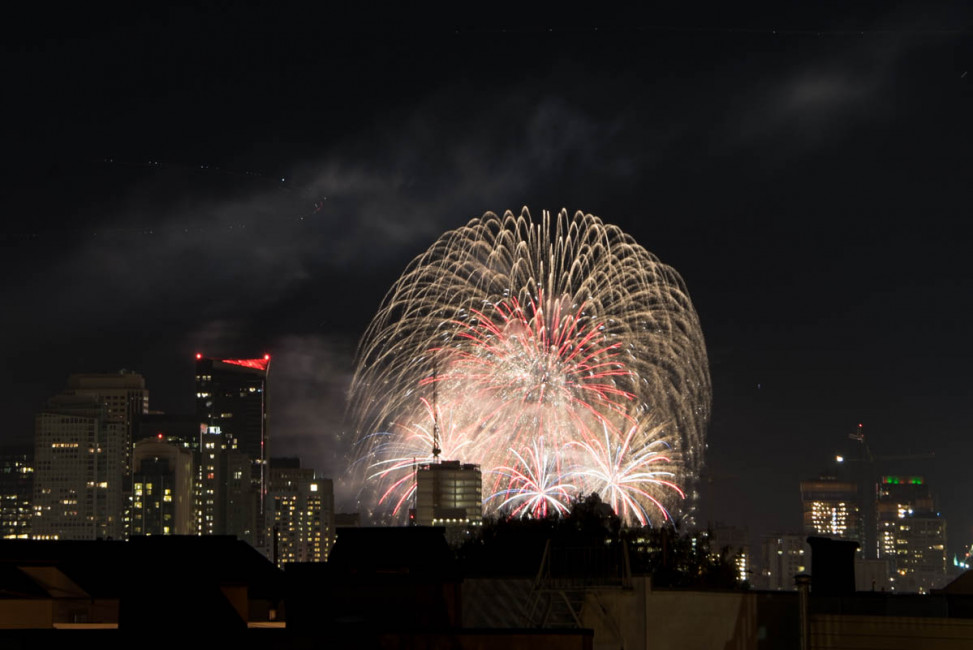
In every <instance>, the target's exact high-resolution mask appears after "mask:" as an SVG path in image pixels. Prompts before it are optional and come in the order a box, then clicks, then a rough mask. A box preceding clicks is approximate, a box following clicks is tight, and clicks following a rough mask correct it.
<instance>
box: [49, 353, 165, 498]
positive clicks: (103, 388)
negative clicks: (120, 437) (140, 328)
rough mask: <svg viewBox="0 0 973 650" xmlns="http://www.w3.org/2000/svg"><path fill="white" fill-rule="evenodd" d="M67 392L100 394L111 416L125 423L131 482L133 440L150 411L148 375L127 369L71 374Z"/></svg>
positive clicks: (126, 467)
mask: <svg viewBox="0 0 973 650" xmlns="http://www.w3.org/2000/svg"><path fill="white" fill-rule="evenodd" d="M65 392H67V393H71V394H73V395H92V396H94V397H96V398H97V399H99V400H100V401H102V402H104V404H105V407H106V409H107V411H108V417H109V418H110V419H112V420H113V421H115V422H116V423H119V424H121V425H122V428H123V431H124V433H125V439H126V440H125V457H124V467H125V475H126V482H127V479H128V478H129V477H130V475H131V468H132V442H133V441H134V440H135V436H136V434H137V433H138V427H139V420H140V418H141V417H142V415H143V414H145V413H148V412H149V391H148V390H147V389H146V388H145V378H143V377H142V375H140V374H138V373H134V372H128V371H125V370H121V371H119V372H115V373H87V374H77V375H71V376H70V377H68V387H67V390H66V391H65Z"/></svg>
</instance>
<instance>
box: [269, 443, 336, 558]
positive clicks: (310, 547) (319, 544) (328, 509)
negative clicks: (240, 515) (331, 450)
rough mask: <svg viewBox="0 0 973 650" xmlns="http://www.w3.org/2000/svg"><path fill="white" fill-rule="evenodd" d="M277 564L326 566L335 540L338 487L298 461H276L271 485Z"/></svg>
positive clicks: (270, 504) (271, 475)
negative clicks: (335, 502)
mask: <svg viewBox="0 0 973 650" xmlns="http://www.w3.org/2000/svg"><path fill="white" fill-rule="evenodd" d="M267 504H268V510H269V511H270V512H268V519H269V520H271V521H272V529H273V547H274V553H273V555H274V560H275V561H276V563H277V565H278V566H283V565H284V564H286V563H289V562H324V561H326V560H327V559H328V554H329V553H330V552H331V547H332V545H333V544H334V539H335V532H334V531H335V515H334V485H333V483H332V481H331V479H325V478H319V477H317V476H315V473H314V470H313V469H309V468H302V467H301V463H300V460H299V459H297V458H274V459H272V460H271V463H270V481H269V483H268V495H267Z"/></svg>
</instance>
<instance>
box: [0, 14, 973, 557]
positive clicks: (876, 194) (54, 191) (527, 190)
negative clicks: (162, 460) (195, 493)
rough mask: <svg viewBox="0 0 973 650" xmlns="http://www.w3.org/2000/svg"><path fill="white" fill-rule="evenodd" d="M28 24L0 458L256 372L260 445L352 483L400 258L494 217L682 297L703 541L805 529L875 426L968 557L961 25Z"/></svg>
mask: <svg viewBox="0 0 973 650" xmlns="http://www.w3.org/2000/svg"><path fill="white" fill-rule="evenodd" d="M18 11H20V12H21V13H19V14H17V16H16V18H17V19H16V20H13V21H12V22H11V24H17V25H19V28H18V33H17V34H15V35H12V36H11V38H8V39H6V40H5V43H4V46H3V47H4V48H5V55H6V56H5V57H4V59H5V60H4V62H3V66H4V71H5V73H6V74H7V77H8V78H9V79H10V83H11V92H12V94H13V95H14V96H16V97H18V100H19V101H18V102H17V103H16V105H15V106H14V109H15V112H16V115H15V116H14V118H13V119H12V120H11V122H10V123H9V124H8V126H6V127H5V135H6V136H7V140H8V142H10V147H9V155H8V157H7V158H6V159H5V162H4V168H3V169H4V174H3V177H2V178H3V181H2V182H3V188H4V192H3V198H2V203H0V206H2V209H3V210H4V213H5V214H6V215H8V216H7V218H6V219H5V222H4V225H3V228H2V230H0V247H2V252H3V255H2V260H0V264H3V267H2V269H3V272H4V276H5V277H6V278H8V281H7V282H5V283H4V286H3V288H2V293H0V299H2V300H3V302H4V304H5V305H6V307H7V310H8V313H9V314H10V317H9V318H8V319H6V320H5V323H4V324H3V332H4V335H5V340H7V341H8V345H7V346H6V350H5V352H4V356H3V364H4V366H3V367H4V369H5V373H4V374H3V377H2V381H3V383H2V384H0V387H2V390H0V392H2V394H3V395H4V408H5V409H6V410H7V412H8V413H9V414H10V416H9V417H10V421H9V425H8V426H7V427H5V430H4V433H3V439H4V440H15V439H26V438H28V437H29V436H30V435H31V428H32V422H33V417H34V414H35V413H36V412H37V411H38V410H39V409H40V408H41V407H42V405H43V403H44V401H45V400H46V399H48V398H50V397H51V396H53V395H54V394H55V393H56V392H57V391H58V390H59V389H60V388H61V387H62V386H63V385H64V381H65V379H66V378H67V377H68V375H70V374H72V373H82V372H114V371H117V370H119V369H120V368H130V369H132V370H135V371H137V372H140V373H141V374H142V375H143V376H145V377H146V379H147V381H148V389H149V391H150V392H151V394H152V396H153V399H152V403H153V407H154V408H159V409H162V410H166V411H169V412H186V413H188V412H191V410H192V403H191V401H187V400H190V398H189V397H188V395H190V394H191V393H190V392H188V391H185V390H184V389H185V387H186V386H191V383H192V374H193V363H194V361H193V359H194V355H195V354H196V353H197V352H199V353H202V354H205V355H208V356H220V355H223V357H224V358H230V357H234V356H259V355H262V354H264V353H269V354H271V355H272V356H273V358H274V365H275V380H274V382H275V383H274V389H273V391H274V395H275V399H276V400H277V403H276V405H275V409H274V413H275V418H276V419H275V421H274V425H273V427H274V432H275V433H274V436H275V438H274V443H275V444H279V445H280V447H279V448H280V450H281V451H282V452H283V453H284V454H293V455H301V456H302V457H304V458H305V459H306V462H307V464H308V466H312V467H315V468H317V469H319V470H320V471H321V472H322V473H323V474H325V475H329V476H334V477H335V478H336V479H338V478H339V477H338V476H337V474H338V472H337V471H336V470H338V469H340V468H341V467H342V465H343V463H345V462H346V454H347V452H348V450H349V445H350V441H349V437H350V429H349V428H348V426H347V425H346V424H344V423H343V422H342V418H343V416H344V410H345V400H344V397H345V392H346V391H347V387H348V382H349V380H350V376H351V373H352V371H353V368H354V366H353V356H354V349H355V346H356V344H357V340H358V339H359V337H360V336H361V334H362V332H363V331H364V329H365V327H366V325H367V323H368V322H369V321H370V319H371V317H372V315H373V314H374V313H375V311H376V310H377V309H378V306H379V303H380V301H381V299H382V296H383V295H384V294H385V292H386V291H387V290H388V288H389V287H391V286H392V284H393V283H394V281H395V279H396V278H397V277H398V275H399V274H400V273H401V271H402V269H403V268H404V267H405V264H406V263H407V261H408V260H409V259H411V258H412V257H414V256H415V255H416V254H418V253H419V252H421V251H422V250H425V249H426V248H427V247H428V246H429V245H430V244H431V243H432V241H434V240H435V238H436V237H438V236H439V235H440V234H441V233H442V232H444V231H446V230H449V229H451V228H455V227H458V226H460V225H462V224H463V223H466V222H467V221H468V220H469V219H471V218H474V217H479V216H481V215H482V214H483V213H484V212H486V211H488V210H490V211H494V212H498V213H502V212H503V211H504V210H506V209H511V210H514V211H518V210H519V209H520V207H521V206H522V205H527V206H528V207H529V208H530V209H531V210H532V211H534V212H535V213H539V212H540V210H542V209H548V210H552V211H557V210H560V209H561V208H567V209H568V210H569V211H570V212H573V211H575V210H582V211H584V212H588V213H591V214H594V215H597V216H599V217H600V218H602V219H603V220H604V221H605V222H607V223H612V224H615V225H618V226H619V227H621V228H623V230H625V231H626V232H628V233H630V234H631V235H632V236H633V237H634V238H635V239H636V241H638V243H639V244H641V245H642V246H644V247H645V248H646V249H647V250H649V251H651V252H652V253H654V254H655V255H657V256H658V257H659V258H660V259H661V261H662V262H663V263H666V264H669V265H671V266H672V267H674V268H675V269H676V270H677V271H678V272H679V273H680V274H681V275H682V276H683V278H684V279H685V281H686V285H687V287H688V291H689V294H690V296H691V297H692V300H693V303H694V305H695V306H696V309H697V311H698V314H699V318H700V323H701V327H702V332H703V337H704V339H705V341H706V345H707V352H708V355H709V359H710V364H711V374H712V377H713V418H712V421H711V423H710V426H709V433H708V437H707V440H708V444H709V448H708V450H707V451H706V453H705V457H704V464H703V472H702V475H703V478H704V480H706V481H709V482H708V483H707V484H706V485H705V486H704V489H703V494H702V501H701V504H700V506H701V511H700V520H701V522H700V523H705V522H706V521H707V520H708V519H714V520H715V519H716V517H715V516H712V513H720V515H721V516H720V518H721V519H727V520H730V521H733V522H734V523H737V524H739V525H746V526H748V527H749V528H750V529H751V531H754V532H755V531H758V530H781V529H787V528H793V527H795V526H798V525H799V512H800V511H799V505H798V504H799V490H798V483H799V481H800V480H803V479H806V478H812V477H814V476H816V475H817V474H818V473H819V472H820V470H821V469H823V468H824V467H825V466H826V465H829V464H831V463H832V462H833V457H834V455H835V454H836V453H840V452H843V451H845V450H844V449H842V448H843V447H852V448H853V447H854V446H855V444H857V443H856V442H855V441H854V440H850V439H849V438H848V436H849V435H850V434H853V433H854V432H855V429H856V427H857V425H858V424H859V423H863V424H864V431H865V435H866V436H867V439H868V442H869V444H870V446H871V447H872V449H873V450H874V451H875V453H876V454H882V455H895V454H901V455H906V454H912V455H918V454H923V453H927V452H932V453H934V454H935V457H934V458H932V459H927V460H922V461H917V462H915V463H913V466H911V467H909V466H907V467H905V468H898V467H896V468H890V469H889V472H895V471H902V472H910V473H915V474H921V475H925V476H928V477H929V480H930V484H931V485H933V486H934V488H935V489H937V490H939V491H941V494H940V495H939V497H940V498H939V503H940V504H941V507H942V509H943V511H944V512H945V513H946V515H947V516H948V517H949V520H950V539H951V540H954V541H951V542H950V544H951V550H953V551H955V550H957V548H958V545H959V544H963V543H966V541H969V540H973V514H970V513H968V512H967V509H966V507H965V504H964V502H963V499H962V495H963V494H964V493H966V492H967V491H968V490H969V489H971V488H973V478H970V477H969V476H968V472H966V471H965V461H966V459H968V458H970V457H971V454H973V440H971V439H970V436H969V435H968V433H967V427H968V426H969V425H968V420H969V418H968V410H969V403H970V399H969V398H970V393H971V387H970V380H969V378H968V372H967V371H966V366H967V365H968V363H969V360H970V346H969V343H968V342H967V338H968V337H967V335H966V332H968V331H969V328H970V325H971V323H970V316H969V314H970V313H973V308H971V305H970V300H971V296H973V291H971V288H973V287H971V285H973V277H971V272H970V270H969V268H968V267H967V265H966V264H965V255H966V250H965V249H966V246H965V241H964V238H963V237H962V232H963V230H962V227H963V221H962V216H963V215H962V210H963V208H964V207H965V205H966V201H965V196H966V193H967V189H966V185H967V182H966V179H967V178H969V173H970V172H971V171H973V160H971V154H970V148H969V147H968V146H967V143H968V142H970V141H971V138H973V133H971V129H973V127H971V124H970V122H969V120H968V119H967V116H968V115H969V114H970V113H971V111H973V86H971V83H973V78H971V75H969V74H967V72H968V69H969V68H970V67H973V50H971V45H970V39H969V36H968V35H969V31H968V30H969V25H970V24H971V23H970V20H969V18H970V17H969V16H968V15H966V14H958V13H951V12H950V11H949V10H945V9H944V10H941V12H940V13H936V12H924V13H920V12H918V11H915V10H912V9H910V7H909V6H908V5H906V4H895V5H890V6H884V7H882V8H878V9H871V8H868V9H866V8H862V9H859V10H857V13H847V14H838V13H828V12H825V10H822V9H814V10H812V9H808V10H807V11H806V12H804V13H801V12H800V11H799V10H796V9H790V10H784V9H767V8H763V9H761V10H760V11H756V10H754V11H753V12H752V13H750V14H748V15H745V14H739V13H736V14H727V13H723V14H720V13H717V12H714V13H712V14H708V15H704V16H688V15H685V14H680V13H679V12H678V11H675V10H674V11H673V12H671V13H663V14H651V15H647V14H638V13H636V14H632V15H624V16H622V15H618V16H609V17H605V18H604V19H601V18H592V17H584V18H581V17H573V16H559V17H557V18H549V17H547V16H535V15H525V16H520V17H518V18H517V19H516V20H513V21H509V22H508V21H507V20H506V19H504V18H502V17H499V16H497V17H492V18H488V17H483V18H482V19H476V20H468V19H466V17H463V16H439V17H437V18H435V19H430V20H428V21H424V20H421V19H420V18H419V17H411V18H408V17H406V18H403V17H402V16H395V15H388V16H380V17H375V18H372V19H370V20H368V21H364V20H362V18H363V17H361V16H352V15H350V14H337V15H333V14H332V15H328V14H321V15H315V16H311V17H310V18H311V19H309V20H302V21H297V20H292V19H291V18H288V17H286V16H279V17H276V18H275V19H274V20H270V21H267V20H265V18H267V16H264V15H262V14H260V13H259V12H256V11H253V12H250V13H246V12H245V13H244V14H242V15H240V16H237V17H235V18H234V20H227V16H224V15H221V14H217V13H214V14H205V13H203V12H201V11H196V12H194V10H186V11H188V12H189V14H190V15H189V16H186V15H184V14H180V13H179V12H174V13H171V14H165V15H161V16H155V15H148V14H139V13H132V14H125V15H118V16H108V15H98V14H97V11H95V12H94V13H93V14H92V15H84V16H82V15H73V14H63V15H58V16H54V17H50V18H49V17H47V16H44V17H43V19H42V17H41V16H40V15H36V14H34V13H32V10H30V9H28V8H23V9H19V10H18ZM781 12H786V13H781ZM299 23H300V24H299ZM194 24H202V25H204V26H206V29H204V28H201V27H194V26H193V25H194ZM596 28H597V29H596ZM210 33H212V34H214V36H212V38H211V37H210V36H209V35H208V34H210ZM167 34H171V35H174V38H170V36H167ZM190 391H191V388H190ZM273 453H274V454H275V455H276V452H273ZM463 460H464V461H467V462H475V459H469V460H467V459H463ZM335 489H336V498H338V497H339V496H340V497H343V498H345V499H347V498H348V496H349V495H340V492H339V490H340V487H339V483H337V482H336V484H335ZM788 521H791V522H793V523H792V524H791V525H787V522H788Z"/></svg>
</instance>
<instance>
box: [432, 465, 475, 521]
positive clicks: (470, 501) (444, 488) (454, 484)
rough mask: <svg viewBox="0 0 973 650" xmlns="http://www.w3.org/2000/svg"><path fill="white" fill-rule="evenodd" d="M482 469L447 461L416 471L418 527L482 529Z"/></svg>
mask: <svg viewBox="0 0 973 650" xmlns="http://www.w3.org/2000/svg"><path fill="white" fill-rule="evenodd" d="M482 483H483V482H482V478H481V474H480V466H479V465H471V464H464V463H460V462H459V461H458V460H444V461H442V462H439V463H428V464H424V465H420V466H419V467H418V469H417V470H416V508H415V523H416V524H417V525H419V526H469V525H473V526H479V525H481V524H482V523H483V498H482V490H483V486H482Z"/></svg>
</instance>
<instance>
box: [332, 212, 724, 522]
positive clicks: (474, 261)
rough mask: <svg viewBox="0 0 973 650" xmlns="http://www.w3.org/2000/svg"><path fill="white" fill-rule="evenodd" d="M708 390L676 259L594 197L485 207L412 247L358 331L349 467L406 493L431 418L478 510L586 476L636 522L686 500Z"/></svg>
mask: <svg viewBox="0 0 973 650" xmlns="http://www.w3.org/2000/svg"><path fill="white" fill-rule="evenodd" d="M710 399H711V396H710V379H709V369H708V364H707V360H706V349H705V345H704V341H703V335H702V331H701V329H700V326H699V319H698V318H697V316H696V312H695V310H694V308H693V305H692V302H691V300H690V298H689V294H688V292H687V290H686V287H685V285H684V283H683V281H682V279H681V277H680V276H679V274H678V273H676V271H675V270H674V269H672V268H671V267H669V266H667V265H665V264H663V263H662V262H660V261H659V260H658V259H657V258H656V257H655V256H654V255H652V254H651V253H649V252H648V251H646V250H645V249H644V248H642V247H641V246H640V245H639V244H638V243H636V242H635V240H634V239H632V237H630V236H629V235H627V234H625V233H624V232H622V231H621V230H620V229H619V228H617V227H615V226H612V225H608V224H605V223H603V222H602V221H601V220H600V219H599V218H597V217H594V216H592V215H588V214H583V213H581V212H578V213H576V214H575V215H574V216H573V217H571V216H569V215H568V213H567V211H565V210H562V211H561V212H560V213H559V214H557V215H556V216H554V217H552V216H551V215H550V213H548V212H544V213H543V216H542V218H541V220H540V222H534V221H533V220H532V219H531V216H530V214H529V213H528V211H527V209H526V208H524V209H523V210H522V211H521V213H520V215H514V214H513V213H511V212H509V211H508V212H506V213H505V214H504V215H503V216H502V217H498V216H497V215H495V214H492V213H487V214H485V215H484V216H483V217H482V218H479V219H473V220H472V221H470V222H469V223H468V224H466V226H464V227H462V228H458V229H456V230H452V231H449V232H447V233H445V234H444V235H442V236H441V237H440V238H439V239H438V240H437V241H436V242H435V243H434V244H433V245H432V246H431V247H430V248H429V249H428V250H427V251H426V252H425V253H423V254H422V255H420V256H419V257H417V258H416V259H414V260H413V261H412V262H411V263H410V264H409V266H408V267H407V268H406V269H405V271H404V272H403V274H402V275H401V276H400V278H399V279H398V280H397V281H396V283H395V284H394V285H393V286H392V288H391V290H390V291H389V292H388V294H387V295H386V296H385V299H384V300H383V303H382V305H381V307H380V308H379V311H378V313H377V314H376V316H375V318H374V319H373V320H372V323H371V324H370V325H369V327H368V329H367V330H366V332H365V334H364V336H363V337H362V341H361V344H360V347H359V351H358V367H357V371H356V373H355V377H354V380H353V383H352V391H351V407H352V412H353V414H354V415H355V418H356V425H357V430H358V436H359V442H358V450H359V454H360V455H359V462H358V463H357V464H356V467H357V468H358V469H359V470H360V471H361V473H362V479H363V480H364V485H365V492H366V493H371V494H373V495H374V497H375V498H374V499H372V503H373V505H374V506H375V508H376V509H377V510H381V509H383V508H388V509H389V510H391V511H397V510H399V509H401V508H402V505H403V504H404V503H406V502H407V501H408V498H409V496H410V495H411V493H412V490H413V489H414V481H413V478H412V471H413V466H414V464H415V463H416V462H420V463H421V462H432V461H433V458H432V456H431V448H432V445H431V438H432V434H431V431H432V429H433V427H434V426H435V423H437V422H438V423H439V425H440V426H441V427H442V428H441V435H442V436H443V439H444V441H446V442H445V443H444V454H443V457H444V458H453V459H457V460H462V461H463V462H468V463H470V462H471V463H478V464H479V465H480V466H481V468H482V470H483V475H484V492H485V497H486V498H485V499H484V503H485V507H486V508H487V509H488V510H496V509H500V508H503V509H504V511H505V512H510V511H511V510H512V511H513V513H515V514H517V515H532V516H542V515H543V514H545V513H547V512H554V511H562V508H561V507H559V506H558V505H556V504H560V505H562V506H567V505H568V503H569V501H570V499H572V498H574V497H577V496H579V495H581V494H587V493H591V492H598V493H599V495H600V496H601V497H602V499H603V500H604V501H606V502H607V503H610V504H611V505H612V506H613V508H615V510H616V512H618V514H619V515H620V516H622V517H623V518H624V519H625V520H626V521H627V522H628V523H641V524H645V523H650V522H652V521H659V520H662V519H666V518H668V517H670V516H672V514H673V513H688V512H691V510H692V507H693V501H694V486H695V482H696V477H697V475H698V472H699V469H700V465H701V462H702V450H703V447H704V437H705V429H706V425H707V422H708V418H709V409H710ZM443 425H445V426H443ZM375 432H382V433H381V434H377V433H375Z"/></svg>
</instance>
